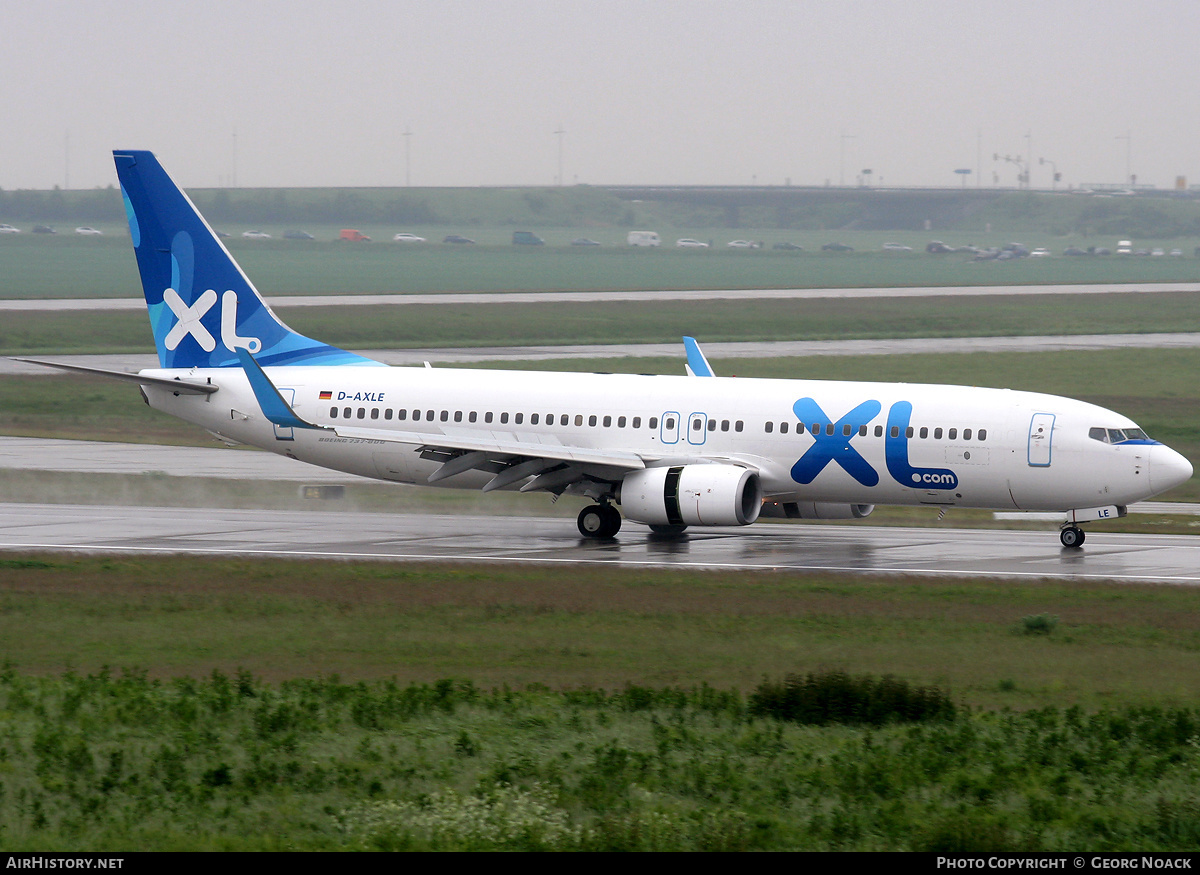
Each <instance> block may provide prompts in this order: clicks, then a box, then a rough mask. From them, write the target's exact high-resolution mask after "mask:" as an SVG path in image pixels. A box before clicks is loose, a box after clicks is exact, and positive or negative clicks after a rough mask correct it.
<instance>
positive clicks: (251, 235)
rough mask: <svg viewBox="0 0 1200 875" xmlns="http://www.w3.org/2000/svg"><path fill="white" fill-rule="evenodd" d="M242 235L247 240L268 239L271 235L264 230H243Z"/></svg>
mask: <svg viewBox="0 0 1200 875" xmlns="http://www.w3.org/2000/svg"><path fill="white" fill-rule="evenodd" d="M242 237H244V238H245V239H247V240H270V239H271V235H270V234H268V233H267V232H266V231H243V232H242Z"/></svg>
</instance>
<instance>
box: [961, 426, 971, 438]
mask: <svg viewBox="0 0 1200 875" xmlns="http://www.w3.org/2000/svg"><path fill="white" fill-rule="evenodd" d="M970 439H971V429H969V428H964V429H963V440H964V441H969V440H970Z"/></svg>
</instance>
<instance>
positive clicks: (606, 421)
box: [604, 416, 612, 428]
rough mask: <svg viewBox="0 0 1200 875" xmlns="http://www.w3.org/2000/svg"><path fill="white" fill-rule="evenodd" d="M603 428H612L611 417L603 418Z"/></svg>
mask: <svg viewBox="0 0 1200 875" xmlns="http://www.w3.org/2000/svg"><path fill="white" fill-rule="evenodd" d="M604 427H605V428H612V417H611V416H606V417H604Z"/></svg>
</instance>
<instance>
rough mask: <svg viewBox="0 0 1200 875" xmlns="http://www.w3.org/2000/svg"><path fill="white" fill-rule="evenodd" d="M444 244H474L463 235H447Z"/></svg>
mask: <svg viewBox="0 0 1200 875" xmlns="http://www.w3.org/2000/svg"><path fill="white" fill-rule="evenodd" d="M442 242H443V243H474V242H475V241H474V240H472V239H471V238H470V237H464V236H462V235H461V234H447V235H446V236H445V237H443V238H442Z"/></svg>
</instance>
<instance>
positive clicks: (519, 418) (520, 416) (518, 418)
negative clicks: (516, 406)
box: [513, 413, 525, 425]
mask: <svg viewBox="0 0 1200 875" xmlns="http://www.w3.org/2000/svg"><path fill="white" fill-rule="evenodd" d="M524 421H525V414H524V413H514V414H513V422H515V423H516V424H517V425H520V424H521V423H522V422H524Z"/></svg>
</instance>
